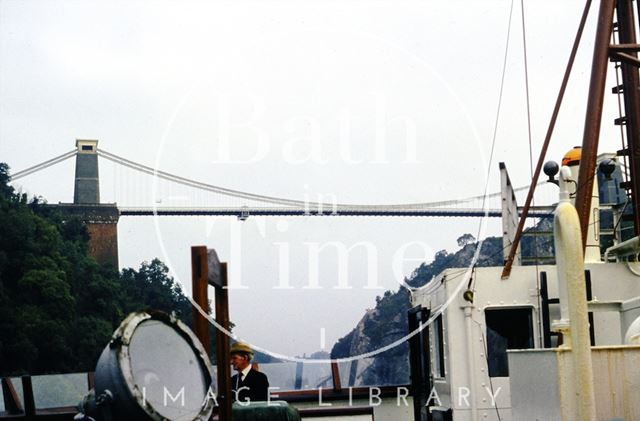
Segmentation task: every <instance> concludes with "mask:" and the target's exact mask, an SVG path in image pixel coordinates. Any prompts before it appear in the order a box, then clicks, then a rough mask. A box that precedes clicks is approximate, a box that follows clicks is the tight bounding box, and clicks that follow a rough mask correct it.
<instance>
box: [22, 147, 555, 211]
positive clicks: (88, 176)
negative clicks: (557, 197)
mask: <svg viewBox="0 0 640 421" xmlns="http://www.w3.org/2000/svg"><path fill="white" fill-rule="evenodd" d="M74 157H75V158H76V177H75V191H74V201H73V204H74V205H83V206H85V210H86V206H88V205H98V204H100V194H99V192H100V180H99V176H98V159H97V158H98V157H99V158H101V159H104V160H106V161H109V162H110V163H113V164H115V165H116V166H117V167H119V168H122V169H126V170H129V171H133V172H135V173H139V174H145V175H147V176H151V178H154V177H155V179H156V182H157V181H159V180H162V181H163V182H164V183H168V184H169V185H172V186H174V188H175V187H178V188H181V189H182V190H181V191H180V192H179V193H175V192H174V193H173V194H165V195H164V196H166V197H168V200H166V201H169V202H172V201H173V202H181V203H183V204H181V205H175V204H174V205H165V204H163V203H162V201H161V200H158V199H157V196H156V198H153V197H143V196H144V195H145V194H146V195H147V196H149V192H151V191H152V190H153V189H151V188H148V187H147V188H145V189H140V190H141V191H138V192H134V194H130V195H129V196H128V197H126V198H121V200H117V201H116V203H117V211H118V215H119V216H152V215H157V216H197V215H213V216H229V215H231V216H236V217H238V218H240V219H243V220H244V219H246V218H248V217H250V216H305V215H316V216H402V217H409V216H412V217H502V216H503V214H504V202H505V201H507V200H511V198H508V197H505V192H504V189H503V191H501V192H497V193H492V194H488V195H479V196H474V197H467V198H462V199H457V200H442V201H435V202H423V203H406V204H391V205H388V204H385V205H376V204H343V203H334V202H314V201H304V200H295V199H288V198H280V197H273V196H266V195H261V194H255V193H250V192H244V191H239V190H233V189H229V188H225V187H221V186H217V185H213V184H209V183H205V182H202V181H197V180H193V179H189V178H185V177H182V176H179V175H176V174H171V173H168V172H165V171H161V170H159V169H157V168H152V167H150V166H148V165H144V164H141V163H139V162H135V161H132V160H130V159H127V158H124V157H121V156H118V155H116V154H113V153H110V152H108V151H105V150H102V149H99V148H98V147H97V141H82V140H79V141H77V144H76V149H74V150H71V151H69V152H66V153H64V154H62V155H59V156H56V157H54V158H51V159H49V160H46V161H44V162H41V163H39V164H37V165H34V166H32V167H29V168H27V169H24V170H22V171H18V172H16V173H14V174H13V175H12V177H11V179H12V182H15V181H17V180H20V179H23V178H24V177H27V176H29V175H32V174H35V173H37V172H40V171H42V170H45V169H47V168H49V167H51V166H54V165H57V164H59V163H61V162H63V161H66V160H69V159H71V158H74ZM128 178H129V177H128ZM157 186H158V184H156V188H155V190H156V191H160V192H165V193H166V190H167V188H166V186H165V185H161V186H160V187H157ZM527 189H528V186H525V187H521V188H517V189H512V190H513V193H518V192H524V191H526V190H527ZM196 197H197V199H196ZM202 197H205V198H206V200H204V201H203V200H202ZM513 199H514V200H515V197H514V198H513ZM159 202H160V203H159ZM185 202H186V205H185V204H184V203H185ZM205 202H206V203H205ZM551 211H552V207H550V206H541V207H537V208H534V209H532V210H530V212H529V216H531V217H548V216H549V215H550V214H551Z"/></svg>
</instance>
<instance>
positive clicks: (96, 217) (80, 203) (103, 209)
mask: <svg viewBox="0 0 640 421" xmlns="http://www.w3.org/2000/svg"><path fill="white" fill-rule="evenodd" d="M76 148H77V149H78V150H77V152H76V173H75V188H74V192H73V204H62V203H61V204H60V205H59V207H60V208H61V210H62V211H63V212H65V213H66V214H67V215H72V216H77V217H79V218H80V219H81V220H82V221H83V222H84V223H85V225H86V226H87V230H88V231H89V235H90V241H89V253H90V254H91V256H93V257H94V258H95V259H96V260H97V261H98V263H108V264H111V265H113V266H114V267H115V268H116V269H117V268H118V267H119V266H118V219H119V217H120V212H119V211H118V207H117V206H116V204H115V203H107V204H103V203H100V177H99V172H98V154H97V150H98V141H97V140H81V139H78V140H76Z"/></svg>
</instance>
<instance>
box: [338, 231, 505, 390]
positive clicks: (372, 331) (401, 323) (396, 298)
mask: <svg viewBox="0 0 640 421" xmlns="http://www.w3.org/2000/svg"><path fill="white" fill-rule="evenodd" d="M458 245H460V246H461V247H462V248H461V249H460V250H458V251H457V252H455V253H449V252H447V251H446V250H441V251H439V252H437V253H436V255H435V256H434V259H433V261H432V262H431V263H428V264H427V263H423V264H421V265H420V266H419V267H418V268H416V269H415V271H414V272H413V273H412V275H411V276H410V277H409V278H408V279H405V283H406V284H407V285H410V286H411V287H414V288H417V287H420V286H423V285H426V284H427V283H428V282H429V281H430V280H431V279H433V278H434V277H435V276H436V275H438V274H439V273H440V272H442V271H443V270H444V269H447V268H454V267H467V266H468V265H469V264H470V263H471V261H472V259H473V255H474V253H475V252H476V248H477V247H478V245H479V243H478V242H476V241H475V238H473V236H471V235H470V234H465V235H463V236H462V237H460V238H459V239H458ZM500 264H502V239H501V238H498V237H490V238H487V239H486V240H485V241H484V242H483V243H482V249H481V250H480V254H479V258H478V262H477V266H495V265H500ZM410 306H411V304H410V294H409V291H408V290H407V289H406V288H405V287H402V286H401V287H400V288H399V289H398V290H397V291H395V292H392V291H386V292H385V293H384V295H383V296H381V297H380V296H379V297H377V298H376V306H375V308H373V309H372V310H369V311H367V313H366V314H365V315H364V317H363V318H362V319H361V320H360V322H359V323H358V325H357V326H356V327H355V328H354V329H353V330H352V331H351V332H349V333H348V334H347V335H345V336H344V337H342V338H341V339H339V340H338V342H336V344H335V345H334V347H333V349H332V350H331V358H344V357H349V356H355V355H361V354H364V353H368V352H372V351H375V350H377V349H380V348H381V347H383V346H385V345H389V344H391V343H393V342H395V341H397V340H399V339H401V338H403V337H404V336H405V335H407V333H408V325H407V310H408V309H409V308H410ZM408 361H409V346H408V343H407V342H404V343H402V344H401V345H399V346H396V347H394V348H392V349H390V350H388V351H385V352H383V353H380V354H378V355H376V356H375V357H374V358H373V361H370V362H369V363H370V365H368V366H367V367H366V369H364V370H363V371H362V372H361V374H360V378H357V379H353V380H354V383H355V384H356V385H357V384H363V385H394V384H407V383H409V362H408Z"/></svg>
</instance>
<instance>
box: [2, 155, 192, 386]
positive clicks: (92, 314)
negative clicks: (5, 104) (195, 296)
mask: <svg viewBox="0 0 640 421" xmlns="http://www.w3.org/2000/svg"><path fill="white" fill-rule="evenodd" d="M9 181H10V176H9V167H8V166H7V165H6V164H3V163H0V375H17V374H24V373H28V374H39V373H52V372H74V371H92V370H93V369H94V368H95V363H96V361H97V358H98V356H99V354H100V352H101V351H102V349H103V348H104V347H105V345H106V344H107V343H108V341H109V338H110V336H111V334H112V333H113V330H114V329H115V328H116V327H117V326H118V324H119V323H120V322H121V320H122V319H123V318H124V317H125V316H126V315H127V314H128V313H129V312H131V311H136V310H141V309H145V308H154V309H158V310H163V311H167V312H171V311H175V312H176V313H177V314H179V315H180V317H181V318H182V319H183V321H185V322H187V323H188V324H190V319H191V306H190V304H189V301H188V300H187V298H186V297H185V296H184V294H183V293H182V291H181V289H180V287H179V286H178V285H177V284H176V283H175V282H174V280H173V279H172V278H171V277H169V276H168V270H167V267H166V266H165V265H164V264H163V263H162V262H160V261H159V260H157V259H156V260H153V261H152V262H151V263H147V262H144V263H142V265H141V267H140V269H139V270H134V269H125V270H123V271H122V273H118V272H117V271H116V270H115V269H112V268H110V267H108V266H100V265H98V264H97V263H96V261H95V260H94V259H93V258H91V257H89V256H88V254H87V249H88V239H89V236H88V234H87V230H86V228H85V226H84V225H83V223H82V222H81V221H79V220H77V219H64V218H63V216H62V215H61V214H60V213H59V212H57V211H56V210H55V209H54V208H52V207H48V206H46V204H45V203H44V202H43V201H42V199H40V198H33V199H28V198H27V196H26V195H25V194H20V193H17V192H16V191H15V190H14V189H13V187H11V186H10V185H9Z"/></svg>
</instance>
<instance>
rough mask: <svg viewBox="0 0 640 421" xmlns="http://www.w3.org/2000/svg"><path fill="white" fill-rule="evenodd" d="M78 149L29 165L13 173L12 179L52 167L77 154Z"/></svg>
mask: <svg viewBox="0 0 640 421" xmlns="http://www.w3.org/2000/svg"><path fill="white" fill-rule="evenodd" d="M76 151H77V150H76V149H74V150H72V151H69V152H67V153H63V154H62V155H60V156H56V157H55V158H51V159H49V160H47V161H44V162H41V163H39V164H38V165H34V166H33V167H29V168H27V169H24V170H22V171H18V172H17V173H15V174H13V175H11V180H13V181H15V180H17V179H19V178H22V177H26V176H28V175H29V174H33V173H34V172H38V171H40V170H43V169H45V168H48V167H50V166H52V165H56V164H58V163H60V162H62V161H66V160H67V159H69V158H71V157H72V156H75V155H76Z"/></svg>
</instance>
